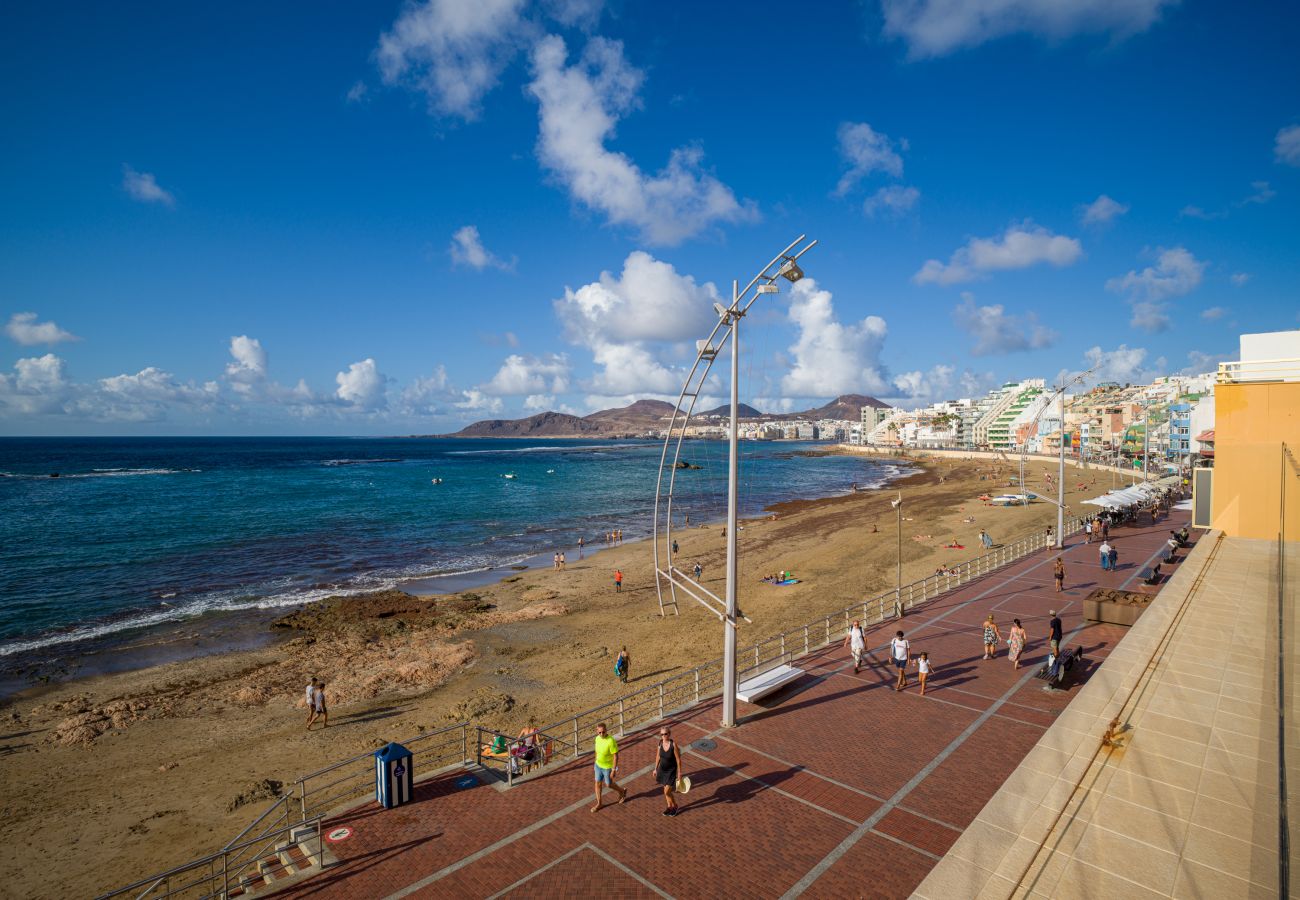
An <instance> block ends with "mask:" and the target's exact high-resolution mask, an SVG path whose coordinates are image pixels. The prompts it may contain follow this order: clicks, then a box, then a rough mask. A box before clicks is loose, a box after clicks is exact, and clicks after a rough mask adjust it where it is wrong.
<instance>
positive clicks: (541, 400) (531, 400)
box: [524, 394, 555, 413]
mask: <svg viewBox="0 0 1300 900" xmlns="http://www.w3.org/2000/svg"><path fill="white" fill-rule="evenodd" d="M554 405H555V395H554V394H529V395H528V396H527V397H525V398H524V409H525V410H527V411H528V412H530V413H539V412H545V411H546V410H548V409H550V408H551V407H553V406H554Z"/></svg>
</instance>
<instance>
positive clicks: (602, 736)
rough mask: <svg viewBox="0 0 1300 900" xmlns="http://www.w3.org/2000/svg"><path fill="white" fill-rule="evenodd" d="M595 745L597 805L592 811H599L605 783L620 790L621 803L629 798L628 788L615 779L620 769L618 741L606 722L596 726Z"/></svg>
mask: <svg viewBox="0 0 1300 900" xmlns="http://www.w3.org/2000/svg"><path fill="white" fill-rule="evenodd" d="M593 745H594V747H595V749H596V805H595V806H593V807H592V808H591V811H592V812H599V811H600V807H601V802H600V792H601V791H602V790H604V787H605V785H609V786H610V787H611V788H612V789H614V790H615V791H618V802H619V803H623V802H624V801H626V800H627V790H626V789H624V788H621V787H619V786H618V782H616V781H615V780H614V773H615V772H617V771H618V741H616V740H614V739H613V738H612V737H610V736H609V734H608V733H607V732H606V730H605V723H604V722H601V723H600V724H599V725H597V726H596V740H595V741H594V742H593Z"/></svg>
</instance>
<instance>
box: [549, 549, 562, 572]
mask: <svg viewBox="0 0 1300 900" xmlns="http://www.w3.org/2000/svg"><path fill="white" fill-rule="evenodd" d="M551 568H552V569H554V570H555V571H557V572H558V571H560V554H558V553H557V554H555V556H554V558H552V559H551Z"/></svg>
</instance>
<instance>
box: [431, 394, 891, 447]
mask: <svg viewBox="0 0 1300 900" xmlns="http://www.w3.org/2000/svg"><path fill="white" fill-rule="evenodd" d="M887 405H888V404H885V403H881V402H880V401H879V400H877V399H876V398H875V397H867V396H864V395H862V394H845V395H843V396H841V397H836V398H835V399H834V400H832V401H831V402H830V403H827V404H826V405H825V406H821V407H818V408H817V409H809V410H804V411H803V412H797V413H781V414H776V413H764V412H760V411H759V410H757V409H755V408H754V407H752V406H750V405H748V404H745V403H742V404H740V406H739V407H738V410H737V411H738V412H739V414H740V417H741V418H742V419H768V420H772V421H790V420H792V419H812V420H816V419H849V420H852V421H856V420H857V419H859V418H860V417H861V415H862V407H864V406H876V407H884V406H887ZM672 412H673V405H672V404H671V403H665V402H664V401H662V400H637V401H636V402H635V403H633V404H631V405H630V406H623V407H617V408H614V409H602V410H600V411H599V412H594V413H591V414H590V415H586V416H571V415H568V414H567V413H557V412H544V413H538V414H537V415H535V416H529V417H528V418H526V419H485V420H484V421H482V422H475V423H474V424H473V425H467V426H466V427H464V428H462V429H461V430H460V431H458V432H456V433H455V434H452V435H444V437H582V436H586V435H592V436H597V435H598V436H601V437H634V436H637V435H641V434H645V433H646V432H647V431H656V430H658V429H660V428H663V427H664V426H665V420H666V419H667V418H668V417H669V416H670V415H672ZM730 414H731V407H730V405H727V404H724V405H722V406H719V407H716V408H715V409H710V410H706V411H705V412H702V413H697V414H696V415H697V417H699V416H727V415H730Z"/></svg>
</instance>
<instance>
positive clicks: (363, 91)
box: [347, 81, 370, 103]
mask: <svg viewBox="0 0 1300 900" xmlns="http://www.w3.org/2000/svg"><path fill="white" fill-rule="evenodd" d="M369 93H370V89H369V88H368V87H366V83H365V82H364V81H354V82H352V87H350V88H348V93H347V101H348V102H349V103H360V102H362V101H363V100H365V99H366V96H367V95H368V94H369Z"/></svg>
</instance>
